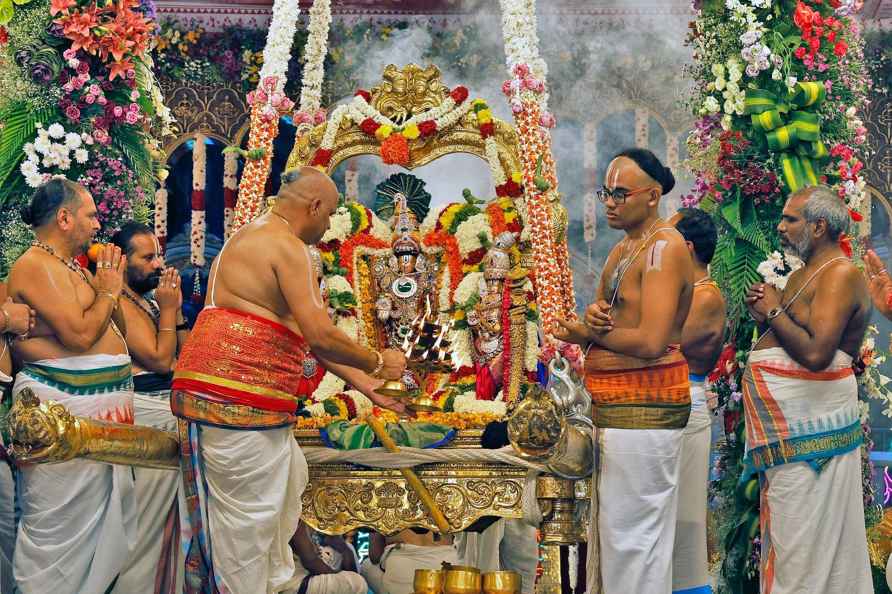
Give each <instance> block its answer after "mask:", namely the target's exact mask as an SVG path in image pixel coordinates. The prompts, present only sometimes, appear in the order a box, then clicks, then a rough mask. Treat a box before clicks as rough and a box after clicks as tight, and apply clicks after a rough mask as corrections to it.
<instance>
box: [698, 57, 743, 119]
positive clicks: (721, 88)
mask: <svg viewBox="0 0 892 594" xmlns="http://www.w3.org/2000/svg"><path fill="white" fill-rule="evenodd" d="M712 75H713V76H714V77H715V80H714V81H713V82H711V83H709V84H708V85H707V86H706V90H707V91H709V92H711V93H712V92H720V93H721V94H722V98H723V99H724V100H725V102H724V105H722V104H720V103H719V100H718V99H717V98H716V97H715V95H709V96H708V97H707V98H706V100H705V101H704V102H703V107H702V108H701V109H700V113H701V114H702V115H707V114H714V113H719V112H720V111H724V113H725V114H726V115H728V116H730V115H734V114H737V115H743V110H744V107H745V101H746V92H745V91H744V90H743V89H741V88H740V80H741V79H742V78H743V70H741V65H740V62H739V61H737V60H736V59H734V58H731V59H730V60H728V61H727V62H726V63H725V64H713V65H712Z"/></svg>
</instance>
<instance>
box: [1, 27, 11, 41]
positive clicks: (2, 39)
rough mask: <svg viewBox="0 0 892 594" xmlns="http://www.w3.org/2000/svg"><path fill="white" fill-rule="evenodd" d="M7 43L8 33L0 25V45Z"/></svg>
mask: <svg viewBox="0 0 892 594" xmlns="http://www.w3.org/2000/svg"><path fill="white" fill-rule="evenodd" d="M7 43H9V33H8V32H7V31H6V27H0V45H6V44H7Z"/></svg>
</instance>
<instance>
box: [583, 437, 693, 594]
mask: <svg viewBox="0 0 892 594" xmlns="http://www.w3.org/2000/svg"><path fill="white" fill-rule="evenodd" d="M683 432H684V431H683V430H681V429H600V430H599V447H600V472H599V474H598V475H597V478H596V481H597V484H596V485H595V488H596V489H597V493H598V501H599V505H593V506H592V522H593V523H595V522H596V523H597V526H598V530H599V533H600V535H599V536H600V538H599V542H600V572H598V571H597V564H596V563H595V561H597V559H593V553H592V551H591V547H590V554H589V563H588V570H587V572H586V573H587V579H588V588H587V591H588V592H589V593H591V594H595V593H599V592H600V593H603V594H628V593H629V592H636V593H637V592H642V593H643V592H647V594H670V593H671V592H672V549H673V546H674V542H675V522H676V516H677V511H678V479H679V470H680V454H681V447H682V446H681V444H682V440H683ZM594 555H597V552H595V553H594ZM599 573H600V575H599ZM599 582H600V584H599Z"/></svg>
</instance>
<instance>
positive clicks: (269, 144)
mask: <svg viewBox="0 0 892 594" xmlns="http://www.w3.org/2000/svg"><path fill="white" fill-rule="evenodd" d="M299 14H300V6H299V5H298V3H297V2H294V1H293V0H276V2H275V4H273V18H272V22H271V23H270V26H269V33H267V37H266V47H265V48H264V50H263V68H262V69H261V71H260V84H259V85H258V87H257V89H256V90H254V91H252V92H251V93H249V94H248V103H249V104H250V106H251V129H250V135H249V136H248V155H249V158H248V161H247V163H246V164H245V169H244V171H243V172H242V180H241V183H240V184H239V196H238V204H237V205H236V211H235V218H234V221H233V232H235V231H237V230H238V228H239V227H241V226H242V225H244V224H245V223H248V222H250V221H251V220H252V219H254V218H255V217H257V216H258V215H259V214H261V212H262V211H263V205H264V187H265V185H266V180H267V178H268V177H269V173H270V169H271V168H272V160H273V141H274V140H275V139H276V135H277V134H278V132H279V116H280V115H281V114H284V113H287V112H289V111H291V109H292V108H293V107H294V102H293V101H291V100H290V99H288V98H287V97H285V94H284V89H285V73H286V71H287V70H288V61H289V60H290V59H291V44H292V42H293V41H294V33H295V31H296V30H297V17H298V15H299Z"/></svg>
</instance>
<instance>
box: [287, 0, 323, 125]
mask: <svg viewBox="0 0 892 594" xmlns="http://www.w3.org/2000/svg"><path fill="white" fill-rule="evenodd" d="M330 26H331V0H315V1H314V2H313V6H312V8H310V30H309V37H308V38H307V45H306V47H305V49H304V76H303V79H302V81H301V87H300V104H299V106H298V111H297V112H295V114H294V124H295V125H296V126H297V138H300V137H301V136H303V135H304V134H306V133H307V132H309V131H310V130H312V127H313V125H319V124H321V123H323V122H324V121H325V117H326V113H325V109H323V108H322V82H323V81H324V79H325V56H326V55H327V54H328V30H329V28H330Z"/></svg>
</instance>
